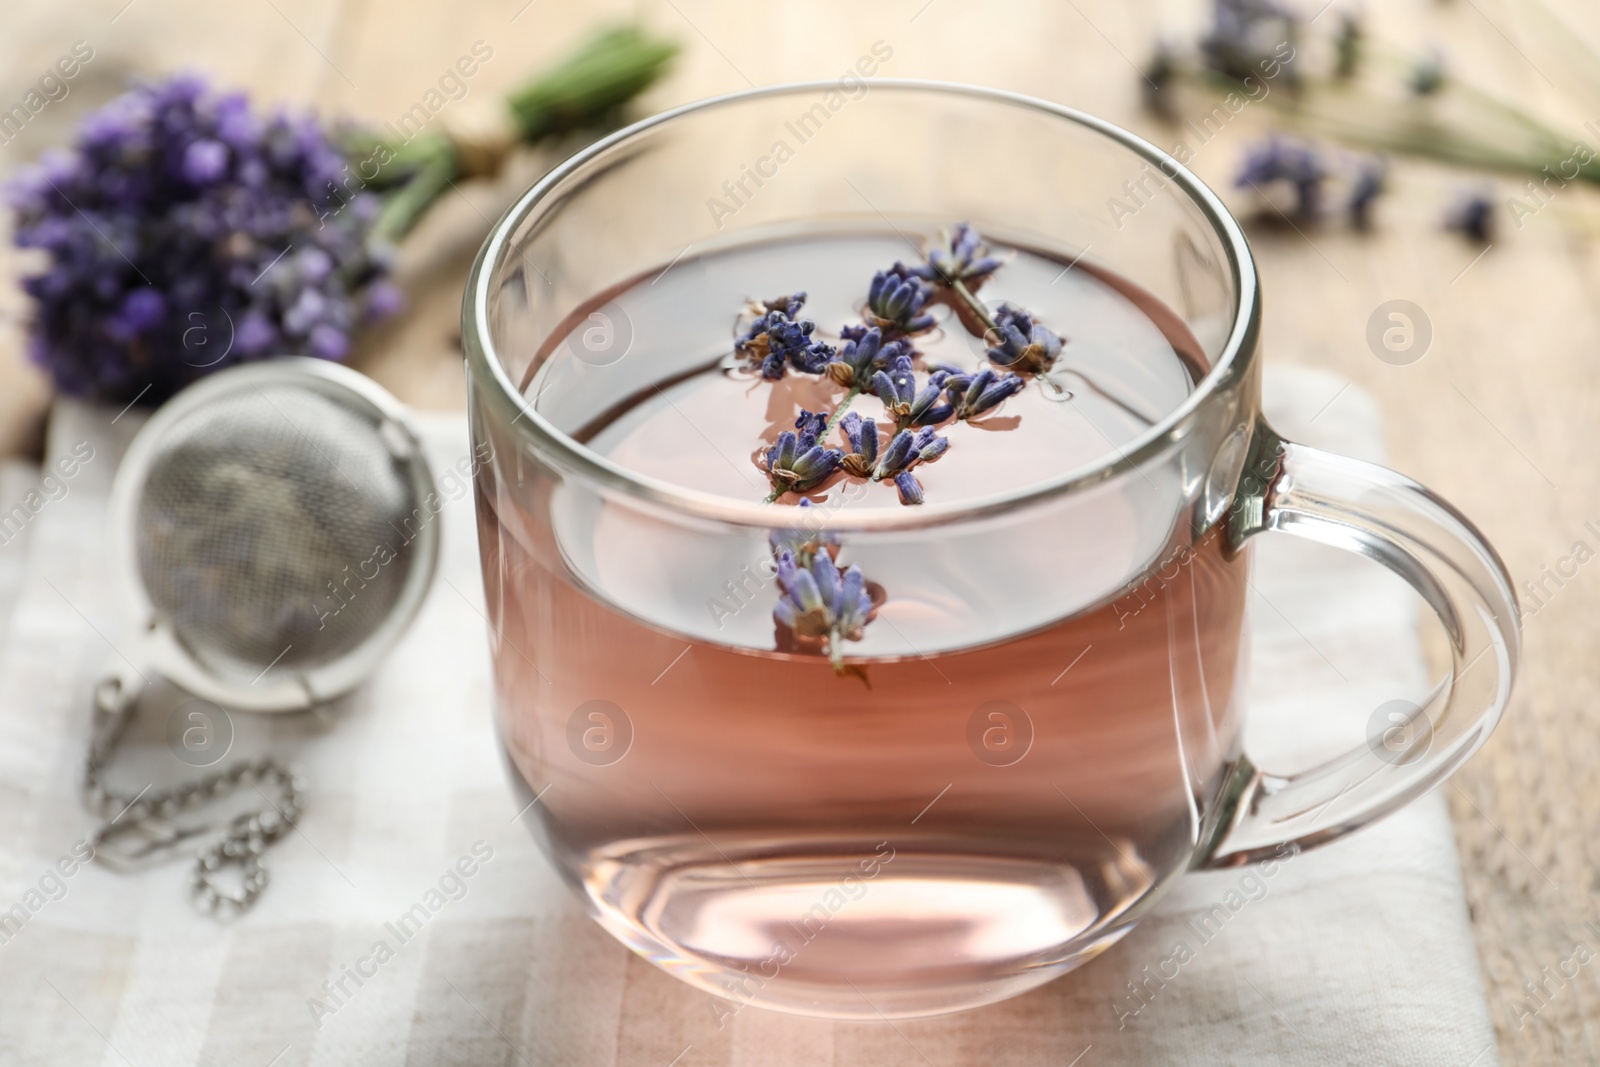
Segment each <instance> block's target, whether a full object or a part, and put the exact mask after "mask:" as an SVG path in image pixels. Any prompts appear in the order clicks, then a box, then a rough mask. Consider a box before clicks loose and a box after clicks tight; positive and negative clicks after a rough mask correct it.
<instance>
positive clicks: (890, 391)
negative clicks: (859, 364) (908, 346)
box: [872, 355, 917, 421]
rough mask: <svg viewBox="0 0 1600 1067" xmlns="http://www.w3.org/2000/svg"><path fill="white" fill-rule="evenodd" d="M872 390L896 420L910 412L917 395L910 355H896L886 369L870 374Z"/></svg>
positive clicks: (915, 378) (915, 379)
mask: <svg viewBox="0 0 1600 1067" xmlns="http://www.w3.org/2000/svg"><path fill="white" fill-rule="evenodd" d="M872 392H873V394H874V395H876V396H877V398H878V399H879V400H881V401H883V406H884V408H886V409H887V410H888V412H889V414H891V415H893V416H894V417H895V419H896V421H898V420H900V419H902V418H904V417H905V416H907V415H909V414H910V413H911V404H912V401H914V400H915V399H916V395H917V377H916V374H915V373H913V372H912V370H911V357H910V356H904V355H902V356H897V357H896V358H895V360H894V362H892V363H890V364H889V367H888V369H887V370H881V371H878V372H877V373H876V374H874V375H873V376H872Z"/></svg>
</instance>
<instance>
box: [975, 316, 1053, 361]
mask: <svg viewBox="0 0 1600 1067" xmlns="http://www.w3.org/2000/svg"><path fill="white" fill-rule="evenodd" d="M994 322H995V330H996V332H997V333H998V334H999V338H998V341H999V343H998V344H996V345H994V346H993V347H991V348H990V349H989V359H990V360H991V361H992V362H994V363H996V364H998V365H1000V366H1002V367H1011V368H1014V369H1016V370H1020V371H1028V372H1031V373H1033V374H1043V373H1044V372H1045V371H1047V370H1049V369H1050V368H1051V367H1052V366H1054V365H1055V362H1056V357H1057V356H1059V355H1060V354H1061V338H1059V337H1057V336H1056V335H1055V334H1054V333H1052V332H1051V331H1050V330H1049V329H1047V328H1046V327H1045V326H1043V325H1042V324H1040V323H1037V322H1034V321H1033V317H1032V316H1030V315H1029V314H1028V313H1027V312H1026V311H1024V310H1022V309H1021V308H1019V307H1014V306H1012V305H1011V304H1001V305H1000V309H999V310H998V311H996V312H995V316H994Z"/></svg>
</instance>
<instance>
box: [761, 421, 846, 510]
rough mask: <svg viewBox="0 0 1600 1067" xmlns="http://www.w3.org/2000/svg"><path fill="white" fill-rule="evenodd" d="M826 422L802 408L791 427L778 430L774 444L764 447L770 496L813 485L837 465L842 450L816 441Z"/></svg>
mask: <svg viewBox="0 0 1600 1067" xmlns="http://www.w3.org/2000/svg"><path fill="white" fill-rule="evenodd" d="M819 419H820V420H821V421H820V422H819V421H818V420H819ZM826 424H827V419H826V417H824V416H822V415H817V414H813V413H811V412H809V411H802V412H800V417H799V418H798V419H796V420H795V430H785V431H783V432H782V433H780V434H779V435H778V442H777V444H775V445H773V446H772V447H771V448H769V449H768V450H767V457H766V458H767V477H768V478H769V479H770V480H771V482H772V490H773V495H772V499H774V500H775V499H777V498H778V497H779V496H782V495H783V494H784V493H788V492H804V491H805V490H807V489H810V488H813V487H814V486H816V485H818V484H820V483H821V482H823V481H824V480H825V479H826V478H827V477H828V476H829V475H830V474H832V473H833V472H834V471H835V470H837V469H838V468H839V463H840V461H841V460H843V459H844V454H843V453H842V452H840V451H839V450H838V449H837V448H825V447H823V446H822V445H820V444H818V443H817V439H818V437H820V436H821V432H822V427H823V426H824V425H826Z"/></svg>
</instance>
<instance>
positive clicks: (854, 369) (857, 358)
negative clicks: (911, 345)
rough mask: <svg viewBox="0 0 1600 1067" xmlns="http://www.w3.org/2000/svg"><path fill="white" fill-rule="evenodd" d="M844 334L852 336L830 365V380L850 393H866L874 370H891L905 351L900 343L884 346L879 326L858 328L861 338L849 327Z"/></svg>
mask: <svg viewBox="0 0 1600 1067" xmlns="http://www.w3.org/2000/svg"><path fill="white" fill-rule="evenodd" d="M843 332H844V333H847V334H851V335H853V336H851V337H847V338H846V340H845V343H844V347H843V348H841V349H840V350H839V353H838V355H836V356H835V357H834V359H833V362H832V363H829V364H828V377H830V378H832V379H833V380H834V381H836V382H838V383H839V384H840V385H842V386H844V387H845V388H847V389H852V388H857V387H859V388H862V389H865V388H866V387H867V385H868V384H869V383H870V382H871V381H872V375H873V372H874V371H875V370H877V369H879V368H881V367H885V366H888V365H889V364H890V363H891V362H893V361H894V359H895V358H896V357H898V356H900V355H901V354H902V353H904V352H905V351H906V346H905V345H904V344H902V343H901V342H899V341H890V342H889V343H888V344H884V343H883V331H882V330H880V329H879V328H878V327H876V326H872V327H866V326H862V327H859V334H858V333H857V329H856V328H853V327H849V326H847V327H845V330H844V331H843Z"/></svg>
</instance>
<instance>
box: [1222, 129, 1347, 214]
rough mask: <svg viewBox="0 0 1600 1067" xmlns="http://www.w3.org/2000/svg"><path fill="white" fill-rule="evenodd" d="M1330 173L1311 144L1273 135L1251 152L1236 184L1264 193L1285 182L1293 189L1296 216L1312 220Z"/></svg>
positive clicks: (1319, 205) (1246, 157) (1318, 207)
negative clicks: (1273, 185)
mask: <svg viewBox="0 0 1600 1067" xmlns="http://www.w3.org/2000/svg"><path fill="white" fill-rule="evenodd" d="M1327 173H1328V170H1327V167H1326V165H1325V164H1324V163H1323V161H1322V157H1320V156H1318V155H1317V153H1316V150H1315V149H1313V148H1312V147H1311V146H1310V145H1303V144H1297V143H1295V142H1293V141H1288V140H1285V139H1284V138H1282V137H1277V136H1272V137H1268V138H1267V139H1266V140H1265V141H1263V142H1261V143H1260V144H1257V145H1256V146H1255V147H1253V148H1251V149H1250V152H1249V154H1248V155H1246V156H1245V161H1244V166H1243V167H1241V168H1240V170H1239V175H1238V177H1237V178H1236V179H1235V180H1234V184H1235V185H1237V186H1238V187H1239V188H1241V189H1242V188H1245V187H1246V186H1249V187H1251V188H1253V189H1255V190H1256V191H1257V192H1262V193H1264V192H1265V190H1266V187H1267V186H1269V185H1271V184H1273V183H1274V182H1285V183H1287V184H1289V185H1290V186H1292V187H1293V188H1294V192H1295V208H1294V214H1295V216H1296V217H1298V218H1302V219H1311V218H1315V217H1316V215H1317V212H1318V211H1319V210H1320V209H1321V206H1322V181H1323V179H1324V178H1325V177H1327Z"/></svg>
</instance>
